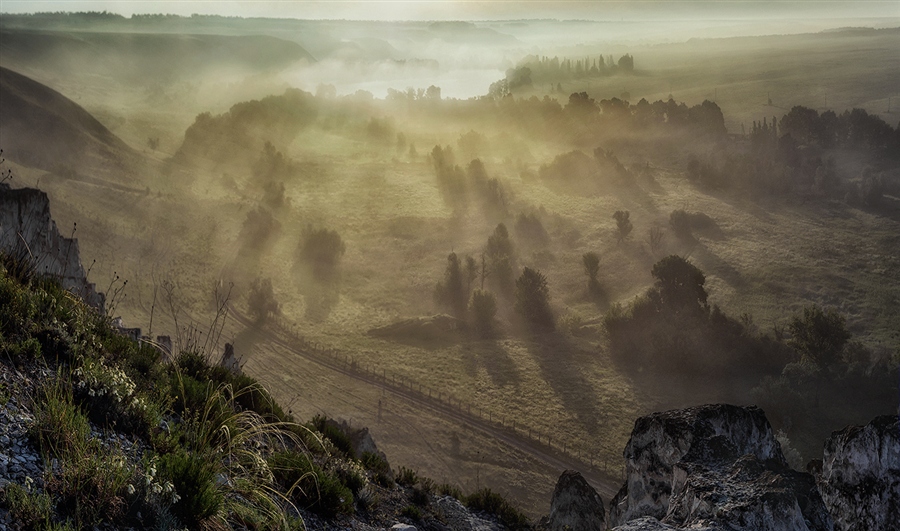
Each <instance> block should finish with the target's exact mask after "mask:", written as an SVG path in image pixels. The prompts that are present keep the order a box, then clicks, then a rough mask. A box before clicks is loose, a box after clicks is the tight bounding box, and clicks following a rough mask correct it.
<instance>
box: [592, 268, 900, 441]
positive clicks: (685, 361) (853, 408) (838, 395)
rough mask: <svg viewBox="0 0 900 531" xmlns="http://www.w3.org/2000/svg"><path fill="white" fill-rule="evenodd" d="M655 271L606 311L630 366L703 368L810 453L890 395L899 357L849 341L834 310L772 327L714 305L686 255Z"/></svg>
mask: <svg viewBox="0 0 900 531" xmlns="http://www.w3.org/2000/svg"><path fill="white" fill-rule="evenodd" d="M652 275H653V277H654V279H655V283H654V285H653V286H652V287H651V288H649V289H648V290H647V291H646V292H645V293H644V294H643V295H641V296H640V297H638V298H637V299H636V300H634V301H633V302H632V303H631V304H629V305H627V306H626V305H621V304H617V305H614V306H613V307H612V308H611V309H610V310H609V312H608V313H607V314H606V316H605V318H604V324H605V328H606V332H607V336H608V340H609V343H610V349H611V353H612V355H613V359H614V360H616V362H617V363H619V364H620V365H621V366H623V367H624V368H626V369H627V370H629V371H636V372H645V373H647V374H649V375H651V376H652V375H657V376H664V377H665V379H666V380H667V381H668V382H669V383H670V384H672V385H678V384H679V382H682V383H683V384H686V385H690V382H693V381H696V378H698V377H700V378H704V379H705V380H707V381H710V382H719V388H718V391H717V392H718V393H719V394H720V396H722V397H724V398H725V399H726V400H729V401H734V402H744V401H747V400H748V398H752V402H753V403H756V404H758V405H760V406H761V407H763V409H764V410H765V411H766V413H767V415H768V416H769V420H770V421H771V422H772V423H773V425H774V426H775V427H776V428H778V429H780V430H783V434H782V435H783V438H784V439H785V440H789V439H788V437H790V440H793V441H795V446H796V447H797V449H798V450H799V451H800V454H801V455H803V456H805V457H806V458H807V459H812V458H814V457H816V456H818V455H819V452H820V451H821V448H820V445H821V440H822V439H823V438H824V437H826V436H827V434H828V432H829V430H830V429H831V428H827V427H828V426H844V425H847V424H851V423H852V422H853V421H852V420H851V419H853V418H865V417H866V416H867V415H870V412H872V411H883V410H889V409H890V407H891V405H892V404H893V401H894V400H895V398H896V395H897V390H898V387H897V379H896V374H897V371H898V367H900V359H897V358H896V356H894V357H891V356H885V355H877V354H876V353H875V352H873V351H871V350H869V349H866V348H865V347H863V346H862V345H861V344H860V343H858V342H851V341H850V339H851V337H852V335H851V334H850V332H849V331H848V330H847V329H846V326H845V320H844V317H843V316H841V315H840V314H838V313H837V312H836V311H834V310H833V309H827V310H823V309H822V308H820V307H818V306H815V305H813V306H808V307H806V308H804V309H803V311H802V313H801V314H799V315H795V316H794V317H793V318H792V319H791V321H790V324H789V326H788V327H787V330H783V329H776V330H774V331H773V332H774V334H769V333H766V332H764V331H761V330H759V328H758V327H757V325H756V324H755V323H754V321H753V318H752V317H751V316H750V315H748V314H743V315H741V316H740V317H739V318H737V319H735V318H732V317H729V316H728V315H726V314H725V313H724V312H723V311H722V310H721V309H719V308H718V307H717V306H716V305H714V304H713V305H710V302H709V300H708V298H709V296H708V293H707V292H706V289H705V288H704V285H705V283H706V277H705V275H704V274H703V272H702V271H700V270H699V269H698V268H697V267H696V266H694V265H693V264H692V263H691V262H690V261H689V260H686V259H685V258H682V257H680V256H676V255H672V256H668V257H666V258H663V259H662V260H660V261H659V262H657V263H656V264H655V265H654V266H653V270H652ZM707 385H708V386H712V387H714V386H715V384H707Z"/></svg>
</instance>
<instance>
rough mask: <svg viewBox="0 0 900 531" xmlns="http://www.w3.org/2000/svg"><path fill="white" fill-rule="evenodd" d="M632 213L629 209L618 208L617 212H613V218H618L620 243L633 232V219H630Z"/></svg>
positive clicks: (617, 232)
mask: <svg viewBox="0 0 900 531" xmlns="http://www.w3.org/2000/svg"><path fill="white" fill-rule="evenodd" d="M630 216H631V214H630V213H629V212H628V211H627V210H617V211H616V213H615V214H613V219H615V220H616V237H617V238H618V241H619V243H622V241H623V240H624V239H625V238H627V237H628V235H629V234H631V230H632V229H633V228H634V226H633V225H632V224H631V220H630V219H628V218H629V217H630Z"/></svg>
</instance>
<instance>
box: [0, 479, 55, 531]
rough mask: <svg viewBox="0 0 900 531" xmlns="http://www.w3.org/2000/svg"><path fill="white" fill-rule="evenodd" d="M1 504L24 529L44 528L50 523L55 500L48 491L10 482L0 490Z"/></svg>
mask: <svg viewBox="0 0 900 531" xmlns="http://www.w3.org/2000/svg"><path fill="white" fill-rule="evenodd" d="M0 506H2V507H3V508H5V509H6V510H7V511H9V516H11V517H12V520H13V522H16V523H17V524H18V525H19V526H21V528H22V529H43V528H44V526H46V525H48V524H49V523H50V522H49V521H50V515H51V514H52V510H53V500H52V499H51V498H50V495H48V494H47V493H44V492H37V491H36V490H34V489H33V488H26V487H23V486H21V485H19V484H18V483H9V484H7V485H6V487H4V488H3V490H2V491H0Z"/></svg>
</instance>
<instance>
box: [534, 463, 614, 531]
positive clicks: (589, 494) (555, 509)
mask: <svg viewBox="0 0 900 531" xmlns="http://www.w3.org/2000/svg"><path fill="white" fill-rule="evenodd" d="M548 529H549V530H550V531H563V530H565V529H580V530H583V531H593V530H597V531H603V530H604V529H606V511H605V510H604V509H603V500H602V499H601V498H600V495H599V494H597V491H596V490H594V487H591V486H590V485H589V484H588V482H587V480H585V479H584V477H583V476H582V475H581V474H580V473H578V472H576V471H574V470H566V471H565V472H563V473H562V475H560V476H559V480H557V482H556V489H554V491H553V498H552V501H551V502H550V517H549V525H548Z"/></svg>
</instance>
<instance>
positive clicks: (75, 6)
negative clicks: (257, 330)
mask: <svg viewBox="0 0 900 531" xmlns="http://www.w3.org/2000/svg"><path fill="white" fill-rule="evenodd" d="M104 10H106V11H111V12H115V13H120V14H123V15H131V14H133V13H174V14H179V15H190V14H192V13H202V14H219V15H237V16H244V17H247V16H264V17H290V18H331V19H335V18H347V19H362V20H415V19H427V20H453V19H456V20H459V19H475V20H479V19H511V18H513V19H514V18H577V19H591V20H618V19H621V18H657V19H659V18H663V19H664V18H717V17H723V18H744V17H750V18H768V17H772V16H776V17H782V16H785V15H791V16H798V17H815V18H823V17H824V18H832V17H836V18H840V17H854V18H858V17H897V16H900V0H867V1H846V0H824V1H823V0H782V1H771V0H693V1H682V0H581V1H572V0H556V1H553V0H551V1H546V0H542V1H529V0H524V1H523V0H477V1H476V0H471V1H458V0H432V1H427V0H425V1H423V0H415V1H413V0H393V1H391V0H387V1H385V0H258V1H240V0H234V1H221V0H199V1H198V0H167V1H147V0H131V1H125V0H106V1H104V0H2V1H0V11H2V12H6V13H22V12H36V11H104Z"/></svg>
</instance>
